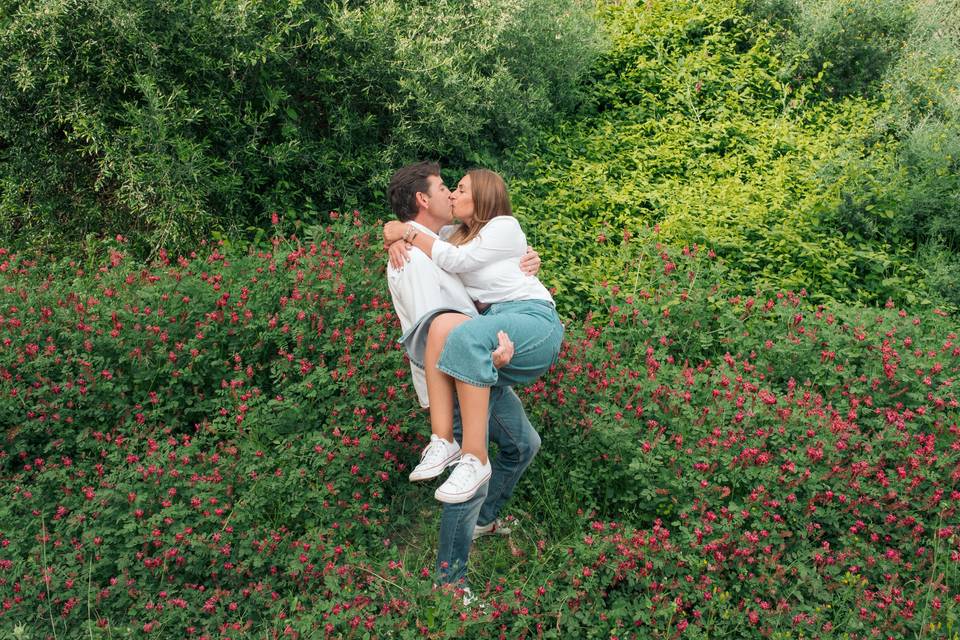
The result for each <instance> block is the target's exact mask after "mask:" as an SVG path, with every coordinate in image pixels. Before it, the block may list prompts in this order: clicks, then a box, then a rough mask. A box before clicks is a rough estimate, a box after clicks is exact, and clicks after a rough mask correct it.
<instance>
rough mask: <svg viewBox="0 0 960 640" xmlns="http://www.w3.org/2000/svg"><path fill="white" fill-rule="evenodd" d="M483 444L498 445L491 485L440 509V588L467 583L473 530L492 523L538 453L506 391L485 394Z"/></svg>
mask: <svg viewBox="0 0 960 640" xmlns="http://www.w3.org/2000/svg"><path fill="white" fill-rule="evenodd" d="M462 426H463V425H462V424H461V422H460V409H459V406H457V407H455V408H454V415H453V431H454V437H456V439H457V441H458V442H459V441H461V439H462V435H463V433H462V431H463V430H462ZM487 439H488V440H492V441H493V442H496V443H497V446H498V448H499V451H498V453H497V455H496V456H495V457H492V459H491V462H490V466H491V467H492V474H491V476H490V482H488V483H486V484H485V485H484V486H482V487H480V489H479V490H477V493H476V495H475V496H474V497H473V498H471V499H470V500H467V501H466V502H463V503H460V504H444V505H443V511H442V513H441V515H440V541H439V545H438V551H437V575H438V577H439V581H440V583H441V584H448V583H457V582H463V583H465V582H466V575H467V558H468V556H469V555H470V545H471V544H472V543H473V528H474V527H475V526H476V525H477V524H480V525H485V524H489V523H491V522H493V521H494V520H496V518H497V516H498V515H499V514H500V509H501V508H503V505H504V504H505V503H506V501H507V500H508V499H509V498H510V496H511V495H513V489H514V487H516V486H517V481H518V480H519V479H520V476H521V475H523V472H524V471H525V470H526V468H527V467H528V466H529V465H530V462H531V461H532V460H533V457H534V456H535V455H537V451H539V450H540V436H539V434H537V431H536V429H534V428H533V425H531V424H530V421H529V420H528V419H527V414H526V413H525V412H524V410H523V405H522V404H521V403H520V398H518V397H517V394H515V393H514V392H513V389H511V388H510V387H492V388H491V389H490V421H489V424H488V428H487Z"/></svg>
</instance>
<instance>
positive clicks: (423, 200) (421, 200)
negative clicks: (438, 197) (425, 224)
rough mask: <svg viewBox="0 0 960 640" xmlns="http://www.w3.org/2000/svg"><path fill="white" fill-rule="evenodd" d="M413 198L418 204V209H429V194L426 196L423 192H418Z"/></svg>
mask: <svg viewBox="0 0 960 640" xmlns="http://www.w3.org/2000/svg"><path fill="white" fill-rule="evenodd" d="M413 197H414V199H415V200H416V202H417V208H418V209H426V208H427V205H428V204H429V199H428V197H427V194H425V193H424V192H423V191H417V192H416V193H415V194H414V196H413Z"/></svg>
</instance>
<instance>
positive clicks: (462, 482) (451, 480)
mask: <svg viewBox="0 0 960 640" xmlns="http://www.w3.org/2000/svg"><path fill="white" fill-rule="evenodd" d="M461 466H464V470H463V471H460V467H461ZM480 466H482V465H480V464H478V463H477V462H474V461H473V460H468V459H466V458H460V461H459V462H457V466H456V468H455V469H454V470H453V472H452V473H451V474H450V476H449V477H448V478H447V482H446V484H449V485H452V487H453V488H455V489H463V488H465V487H468V486H470V483H471V482H473V480H474V477H475V476H476V472H475V471H476V469H478V468H479V467H480ZM467 467H473V468H474V473H472V474H471V473H470V470H469V469H468V468H467Z"/></svg>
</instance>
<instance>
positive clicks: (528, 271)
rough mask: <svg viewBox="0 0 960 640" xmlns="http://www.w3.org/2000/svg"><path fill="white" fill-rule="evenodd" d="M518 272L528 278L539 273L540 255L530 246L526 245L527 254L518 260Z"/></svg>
mask: <svg viewBox="0 0 960 640" xmlns="http://www.w3.org/2000/svg"><path fill="white" fill-rule="evenodd" d="M520 271H523V273H524V274H525V275H528V276H535V275H537V274H538V273H540V254H539V253H537V252H536V251H535V250H534V248H533V247H531V246H530V245H527V252H526V253H525V254H523V257H522V258H520Z"/></svg>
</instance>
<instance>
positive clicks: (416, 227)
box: [407, 220, 440, 238]
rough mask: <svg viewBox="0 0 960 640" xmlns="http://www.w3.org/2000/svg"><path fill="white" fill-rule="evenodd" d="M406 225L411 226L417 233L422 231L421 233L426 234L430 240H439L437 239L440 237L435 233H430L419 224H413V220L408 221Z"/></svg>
mask: <svg viewBox="0 0 960 640" xmlns="http://www.w3.org/2000/svg"><path fill="white" fill-rule="evenodd" d="M407 224H409V225H412V226H413V227H414V228H415V229H417V230H418V231H422V232H424V233H426V234H427V235H428V236H430V237H431V238H439V237H440V236H438V235H437V234H436V233H434V232H433V231H430V229H427V228H426V227H425V226H423V225H422V224H420V223H419V222H414V221H413V220H409V221H407Z"/></svg>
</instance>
